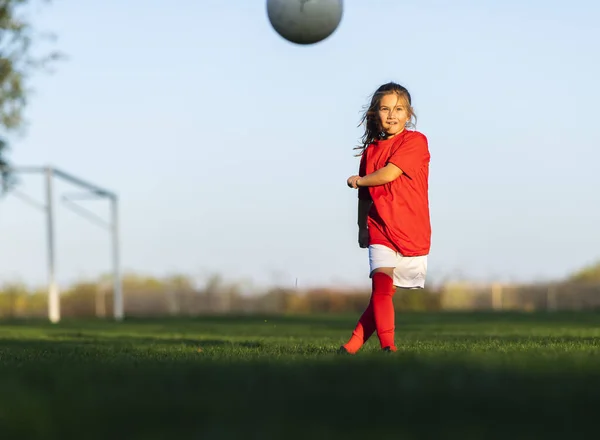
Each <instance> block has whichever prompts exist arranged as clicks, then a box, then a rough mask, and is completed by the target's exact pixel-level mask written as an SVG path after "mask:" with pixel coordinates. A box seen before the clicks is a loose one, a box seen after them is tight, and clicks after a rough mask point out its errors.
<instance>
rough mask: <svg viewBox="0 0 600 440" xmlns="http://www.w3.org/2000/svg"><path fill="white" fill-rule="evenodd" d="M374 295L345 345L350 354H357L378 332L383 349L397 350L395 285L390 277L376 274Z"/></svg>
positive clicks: (374, 275) (374, 277)
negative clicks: (393, 296)
mask: <svg viewBox="0 0 600 440" xmlns="http://www.w3.org/2000/svg"><path fill="white" fill-rule="evenodd" d="M372 280H373V281H372V285H373V293H372V295H371V300H370V301H369V306H368V307H367V309H366V310H365V311H364V312H363V314H362V316H361V317H360V319H359V320H358V324H356V328H355V329H354V331H353V332H352V337H351V338H350V340H349V341H348V342H347V343H346V344H344V348H346V350H348V352H349V353H356V352H357V351H358V350H359V349H360V348H361V347H362V346H363V345H364V343H365V342H367V340H368V339H369V338H370V337H371V335H372V334H373V333H374V332H375V330H377V335H378V336H379V342H380V343H381V348H385V347H390V348H391V349H392V350H394V351H395V350H396V346H395V345H394V304H393V303H392V295H393V294H394V283H393V280H392V278H391V277H390V276H389V275H386V274H384V273H382V272H375V273H374V274H373V278H372Z"/></svg>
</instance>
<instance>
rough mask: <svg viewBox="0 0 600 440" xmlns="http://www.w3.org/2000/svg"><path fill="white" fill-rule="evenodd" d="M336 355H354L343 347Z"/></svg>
mask: <svg viewBox="0 0 600 440" xmlns="http://www.w3.org/2000/svg"><path fill="white" fill-rule="evenodd" d="M336 353H337V354H352V353H350V352H349V351H348V350H347V349H346V347H344V346H343V345H341V346H340V348H338V350H337V352H336Z"/></svg>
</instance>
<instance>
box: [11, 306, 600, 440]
mask: <svg viewBox="0 0 600 440" xmlns="http://www.w3.org/2000/svg"><path fill="white" fill-rule="evenodd" d="M355 319H356V317H354V316H351V317H336V316H329V317H289V318H274V317H253V318H249V317H205V318H197V319H189V320H181V319H178V320H127V321H125V322H124V323H120V324H112V323H108V322H102V321H65V322H63V323H61V324H59V325H51V324H47V323H45V322H39V321H38V322H5V323H0V439H13V438H14V439H66V438H76V439H85V440H94V439H102V440H106V439H110V438H113V437H114V438H119V439H120V438H123V439H128V440H133V439H144V440H146V439H170V438H173V439H282V440H284V439H286V440H287V439H309V440H316V439H332V438H341V439H363V440H366V439H382V440H383V439H385V440H387V439H421V438H427V439H440V440H445V439H455V438H456V439H461V440H462V439H478V440H479V439H486V440H487V439H530V438H543V439H549V438H560V439H567V438H568V439H574V438H595V437H596V435H594V434H593V433H594V432H595V431H597V423H598V411H599V410H600V343H599V340H600V314H591V313H581V314H577V313H560V314H523V315H519V314H472V315H469V314H414V315H401V316H398V318H397V322H396V324H397V342H398V346H399V352H397V353H393V354H384V353H381V352H380V351H379V349H378V344H377V339H376V338H373V339H372V340H371V341H369V343H368V344H367V346H366V347H365V348H364V350H363V351H361V352H360V353H359V354H358V355H356V356H338V355H335V354H334V353H333V352H334V351H335V349H336V348H337V347H338V346H339V345H340V343H342V342H343V341H344V340H345V339H346V338H347V337H348V336H349V334H350V331H351V330H352V328H353V326H354V323H355ZM596 434H597V433H596Z"/></svg>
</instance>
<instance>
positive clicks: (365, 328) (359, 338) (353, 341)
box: [344, 301, 375, 354]
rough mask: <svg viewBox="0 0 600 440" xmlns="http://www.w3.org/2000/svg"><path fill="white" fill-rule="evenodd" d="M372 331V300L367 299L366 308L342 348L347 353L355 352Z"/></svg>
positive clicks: (373, 319) (373, 327)
mask: <svg viewBox="0 0 600 440" xmlns="http://www.w3.org/2000/svg"><path fill="white" fill-rule="evenodd" d="M374 332H375V318H374V316H373V302H372V301H369V305H368V307H367V309H366V310H365V311H364V312H363V314H362V316H361V317H360V319H359V320H358V324H356V328H355V329H354V331H353V332H352V337H351V338H350V340H349V341H348V342H347V343H346V344H344V348H345V349H346V350H348V353H352V354H354V353H356V352H357V351H358V350H359V349H360V347H362V346H363V345H364V343H365V342H367V340H368V339H369V338H370V337H371V335H372V334H373V333H374Z"/></svg>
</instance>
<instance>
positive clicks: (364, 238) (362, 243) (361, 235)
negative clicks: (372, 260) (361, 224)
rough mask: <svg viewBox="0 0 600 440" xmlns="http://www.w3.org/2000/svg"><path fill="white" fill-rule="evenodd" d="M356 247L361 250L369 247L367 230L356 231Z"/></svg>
mask: <svg viewBox="0 0 600 440" xmlns="http://www.w3.org/2000/svg"><path fill="white" fill-rule="evenodd" d="M358 246H359V247H361V248H362V249H366V248H368V247H369V230H368V229H367V228H359V229H358Z"/></svg>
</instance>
